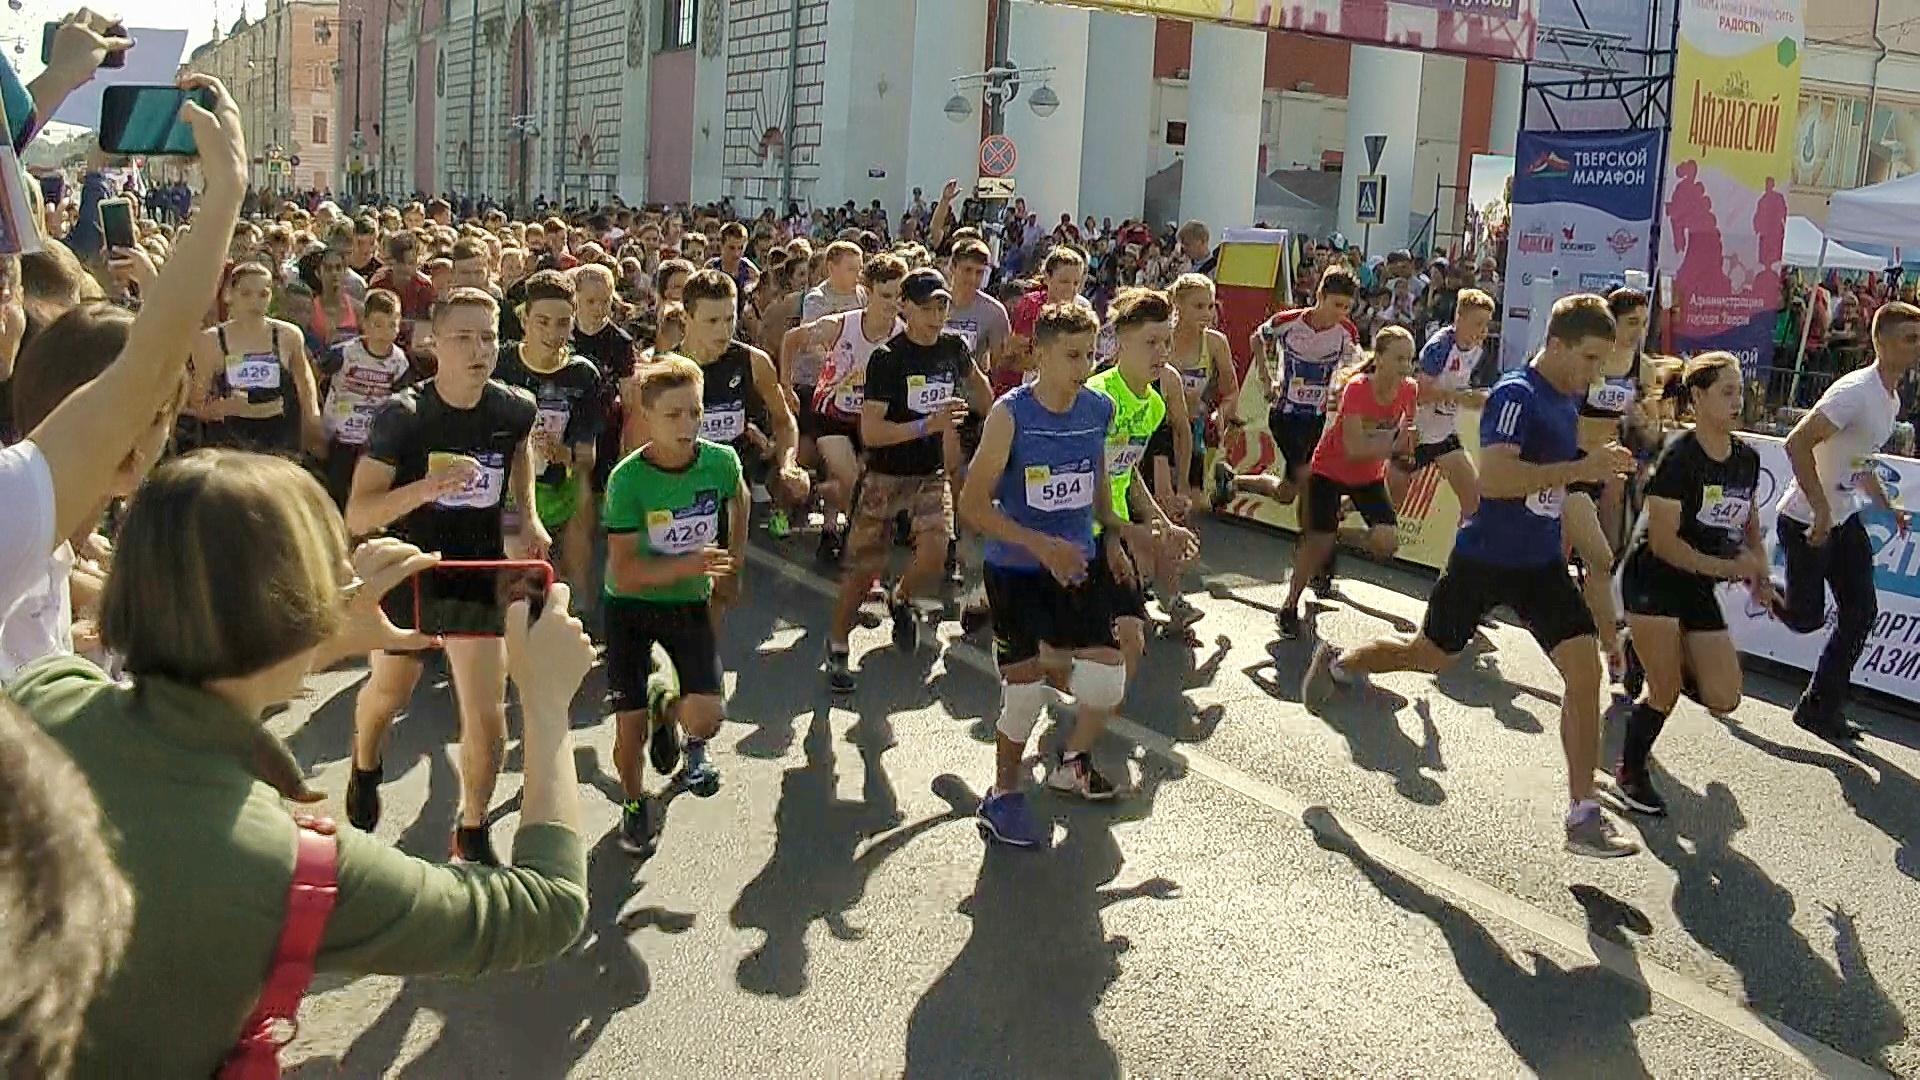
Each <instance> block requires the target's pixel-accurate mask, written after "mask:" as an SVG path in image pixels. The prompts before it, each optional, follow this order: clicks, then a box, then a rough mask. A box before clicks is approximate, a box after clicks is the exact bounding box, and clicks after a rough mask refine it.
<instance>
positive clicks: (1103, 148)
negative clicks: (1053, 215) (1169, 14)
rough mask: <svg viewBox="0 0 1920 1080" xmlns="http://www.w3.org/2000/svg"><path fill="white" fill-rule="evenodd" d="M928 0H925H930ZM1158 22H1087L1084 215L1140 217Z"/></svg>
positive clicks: (1105, 15)
mask: <svg viewBox="0 0 1920 1080" xmlns="http://www.w3.org/2000/svg"><path fill="white" fill-rule="evenodd" d="M925 2H926V0H922V3H925ZM1153 26H1154V23H1153V20H1152V19H1150V18H1146V17H1144V16H1140V15H1121V14H1117V13H1114V12H1109V11H1102V12H1096V13H1094V15H1093V17H1092V18H1091V19H1090V20H1088V24H1087V55H1088V56H1090V57H1095V58H1097V62H1096V63H1090V64H1088V65H1087V96H1086V102H1087V107H1086V119H1085V122H1084V123H1085V132H1086V134H1085V138H1084V140H1083V141H1082V144H1081V148H1080V216H1081V217H1086V216H1087V215H1089V214H1091V215H1093V217H1095V218H1108V217H1110V218H1112V219H1113V220H1114V222H1115V223H1116V224H1117V223H1119V222H1120V221H1123V220H1125V219H1127V218H1138V217H1139V216H1140V215H1141V214H1142V212H1144V210H1145V208H1146V198H1147V175H1148V167H1149V165H1150V164H1151V161H1150V159H1151V157H1152V154H1153V145H1154V140H1153Z"/></svg>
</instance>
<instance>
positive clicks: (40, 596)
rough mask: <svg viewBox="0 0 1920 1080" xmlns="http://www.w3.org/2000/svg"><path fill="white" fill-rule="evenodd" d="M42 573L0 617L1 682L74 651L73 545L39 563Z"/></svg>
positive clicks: (55, 551) (64, 547)
mask: <svg viewBox="0 0 1920 1080" xmlns="http://www.w3.org/2000/svg"><path fill="white" fill-rule="evenodd" d="M40 569H41V574H40V575H39V576H37V577H36V578H35V580H34V581H33V583H32V584H31V585H29V586H28V587H27V591H26V592H25V593H24V594H23V595H21V596H20V598H19V599H17V600H15V601H14V602H13V606H12V607H11V608H9V609H8V610H7V613H6V615H5V616H4V617H0V683H3V682H6V681H7V680H8V679H11V678H13V676H14V673H15V672H17V671H19V670H20V669H21V668H23V667H26V666H27V665H28V664H31V663H33V662H34V661H35V660H39V659H41V658H43V657H48V656H52V655H54V654H56V653H70V652H72V651H73V594H72V592H71V591H70V584H71V581H72V575H73V545H71V544H61V545H60V546H59V547H58V548H57V549H55V550H54V552H53V554H52V555H49V556H44V557H42V558H41V560H40Z"/></svg>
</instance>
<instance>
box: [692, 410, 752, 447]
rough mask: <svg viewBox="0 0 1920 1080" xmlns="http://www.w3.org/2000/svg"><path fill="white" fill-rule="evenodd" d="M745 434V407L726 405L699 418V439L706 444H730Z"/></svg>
mask: <svg viewBox="0 0 1920 1080" xmlns="http://www.w3.org/2000/svg"><path fill="white" fill-rule="evenodd" d="M746 433H747V407H746V406H745V405H744V404H742V405H726V406H722V407H721V408H718V409H713V410H710V411H709V412H708V413H707V414H706V415H705V416H702V417H701V418H700V437H701V438H703V439H705V440H707V441H708V442H717V443H730V442H732V441H733V440H735V439H737V438H739V437H740V436H742V435H745V434H746Z"/></svg>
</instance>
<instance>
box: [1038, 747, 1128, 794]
mask: <svg viewBox="0 0 1920 1080" xmlns="http://www.w3.org/2000/svg"><path fill="white" fill-rule="evenodd" d="M1047 786H1048V787H1050V788H1052V789H1053V790H1055V791H1060V792H1065V793H1066V794H1068V795H1077V796H1079V797H1080V798H1082V799H1086V800H1087V801H1089V802H1108V801H1111V800H1112V799H1113V797H1114V795H1115V794H1117V793H1118V789H1117V788H1115V787H1114V786H1113V781H1111V780H1109V779H1107V778H1106V777H1105V776H1102V775H1101V774H1100V770H1098V769H1096V768H1094V767H1093V758H1091V757H1089V756H1088V755H1086V754H1068V755H1066V756H1065V757H1063V758H1061V759H1060V761H1059V762H1058V763H1056V764H1055V765H1054V767H1053V770H1052V771H1051V772H1049V773H1047Z"/></svg>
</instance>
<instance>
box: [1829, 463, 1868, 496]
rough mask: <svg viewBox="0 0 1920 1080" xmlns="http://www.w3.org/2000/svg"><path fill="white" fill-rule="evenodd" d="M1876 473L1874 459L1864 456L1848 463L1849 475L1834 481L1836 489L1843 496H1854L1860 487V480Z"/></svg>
mask: <svg viewBox="0 0 1920 1080" xmlns="http://www.w3.org/2000/svg"><path fill="white" fill-rule="evenodd" d="M1873 471H1874V457H1873V455H1871V454H1863V455H1861V456H1860V457H1856V458H1851V459H1849V460H1848V461H1847V474H1846V475H1845V476H1842V477H1840V478H1839V479H1838V480H1836V481H1834V485H1833V486H1834V488H1835V489H1836V490H1838V491H1839V492H1840V493H1841V494H1843V495H1848V494H1852V493H1853V492H1854V491H1856V490H1858V489H1859V487H1860V479H1861V477H1863V476H1866V475H1867V474H1868V473H1870V472H1873Z"/></svg>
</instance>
